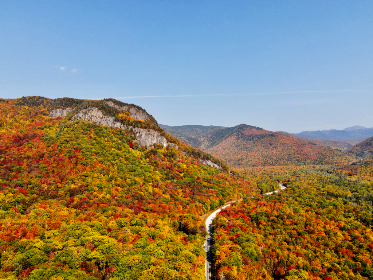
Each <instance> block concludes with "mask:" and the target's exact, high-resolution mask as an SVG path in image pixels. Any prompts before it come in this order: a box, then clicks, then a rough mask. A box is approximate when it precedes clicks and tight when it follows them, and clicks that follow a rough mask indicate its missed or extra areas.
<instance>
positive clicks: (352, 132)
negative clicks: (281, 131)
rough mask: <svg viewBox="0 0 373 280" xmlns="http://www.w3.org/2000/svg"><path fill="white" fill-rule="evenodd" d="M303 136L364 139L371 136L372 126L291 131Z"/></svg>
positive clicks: (310, 137)
mask: <svg viewBox="0 0 373 280" xmlns="http://www.w3.org/2000/svg"><path fill="white" fill-rule="evenodd" d="M293 135H297V136H300V137H304V138H309V139H318V140H338V141H354V140H364V139H367V138H369V137H372V136H373V127H372V128H366V127H363V126H358V125H356V126H352V127H348V128H345V129H343V130H337V129H330V130H317V131H302V132H300V133H293Z"/></svg>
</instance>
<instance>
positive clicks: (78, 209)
mask: <svg viewBox="0 0 373 280" xmlns="http://www.w3.org/2000/svg"><path fill="white" fill-rule="evenodd" d="M0 105H1V106H0V202H1V210H0V227H1V230H0V252H1V253H0V254H1V267H0V278H1V279H35V280H41V279H89V280H95V279H96V280H99V279H116V280H119V279H203V278H204V267H205V252H204V250H203V248H202V245H203V242H204V237H205V227H204V224H203V222H202V220H201V218H200V216H201V215H203V214H205V213H207V212H208V211H210V210H211V209H215V208H217V207H218V206H220V205H222V204H224V203H225V202H226V201H229V200H232V199H235V198H239V197H242V196H245V195H248V194H250V193H253V192H254V190H253V185H252V184H250V183H249V182H248V181H247V180H243V179H241V178H238V177H235V176H232V175H230V174H229V173H228V172H227V168H226V166H225V165H224V164H223V163H222V162H220V161H219V160H217V159H214V158H213V157H212V156H209V155H208V154H205V153H203V152H201V151H198V150H196V149H194V148H192V147H190V146H188V145H185V144H183V143H182V142H180V141H178V140H177V139H176V138H173V137H171V136H169V135H167V134H166V133H164V131H163V130H162V129H161V128H160V127H159V126H158V124H157V122H156V120H155V119H154V118H153V117H152V116H151V115H149V114H148V113H146V111H145V110H143V109H142V108H140V107H138V106H135V105H132V104H125V103H122V102H119V101H116V100H101V101H92V100H91V101H87V100H77V99H71V98H63V99H56V100H51V99H47V98H42V97H24V98H21V99H1V100H0ZM201 161H203V162H204V163H207V164H209V163H215V166H217V167H218V168H211V167H209V166H206V165H205V164H203V163H201ZM211 165H212V164H211ZM218 165H219V166H220V167H219V166H218Z"/></svg>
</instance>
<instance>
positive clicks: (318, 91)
mask: <svg viewBox="0 0 373 280" xmlns="http://www.w3.org/2000/svg"><path fill="white" fill-rule="evenodd" d="M366 91H369V90H349V89H344V90H302V91H280V92H262V93H232V94H229V93H212V94H199V95H196V94H181V95H143V96H123V97H116V98H117V99H140V98H179V97H206V96H261V95H275V94H294V93H338V92H366Z"/></svg>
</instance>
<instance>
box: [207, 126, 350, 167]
mask: <svg viewBox="0 0 373 280" xmlns="http://www.w3.org/2000/svg"><path fill="white" fill-rule="evenodd" d="M201 148H202V149H203V150H204V151H206V152H208V153H211V154H212V155H214V156H216V157H218V158H221V159H223V160H224V161H225V162H226V163H227V164H228V165H230V166H234V167H236V168H244V167H250V166H286V165H310V164H311V165H312V164H336V163H345V162H347V161H348V158H347V156H345V155H344V154H343V153H342V152H340V151H338V150H335V149H331V148H328V147H325V146H322V145H317V144H315V143H312V142H310V141H308V140H306V139H302V138H300V137H296V138H295V137H293V136H291V135H288V134H285V133H277V132H271V131H268V130H264V129H261V128H257V127H252V126H248V125H239V126H236V127H233V128H229V129H224V130H221V131H217V132H216V133H213V134H212V135H211V136H210V137H209V138H208V139H206V140H205V141H204V143H203V144H202V147H201Z"/></svg>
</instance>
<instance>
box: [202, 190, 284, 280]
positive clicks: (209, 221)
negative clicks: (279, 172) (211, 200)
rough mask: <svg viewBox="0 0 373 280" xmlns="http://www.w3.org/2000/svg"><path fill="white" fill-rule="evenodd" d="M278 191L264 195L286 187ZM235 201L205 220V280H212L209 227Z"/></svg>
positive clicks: (210, 234) (210, 232)
mask: <svg viewBox="0 0 373 280" xmlns="http://www.w3.org/2000/svg"><path fill="white" fill-rule="evenodd" d="M279 186H280V189H278V190H277V191H273V192H268V193H265V194H264V195H271V194H273V193H277V192H279V191H281V190H284V189H286V186H285V185H283V184H279ZM233 202H235V201H230V202H228V203H227V204H225V205H224V206H223V207H220V208H219V209H217V210H215V211H214V212H212V213H211V214H210V215H209V216H208V217H207V219H206V222H205V225H206V231H207V236H206V239H205V244H204V245H203V248H204V249H205V252H206V261H205V275H206V280H212V279H213V273H212V257H213V256H212V252H211V245H212V235H213V233H212V231H211V226H212V221H213V220H214V219H215V218H216V215H217V214H218V213H219V212H220V211H221V210H223V209H224V208H226V207H228V206H231V204H232V203H233Z"/></svg>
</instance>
